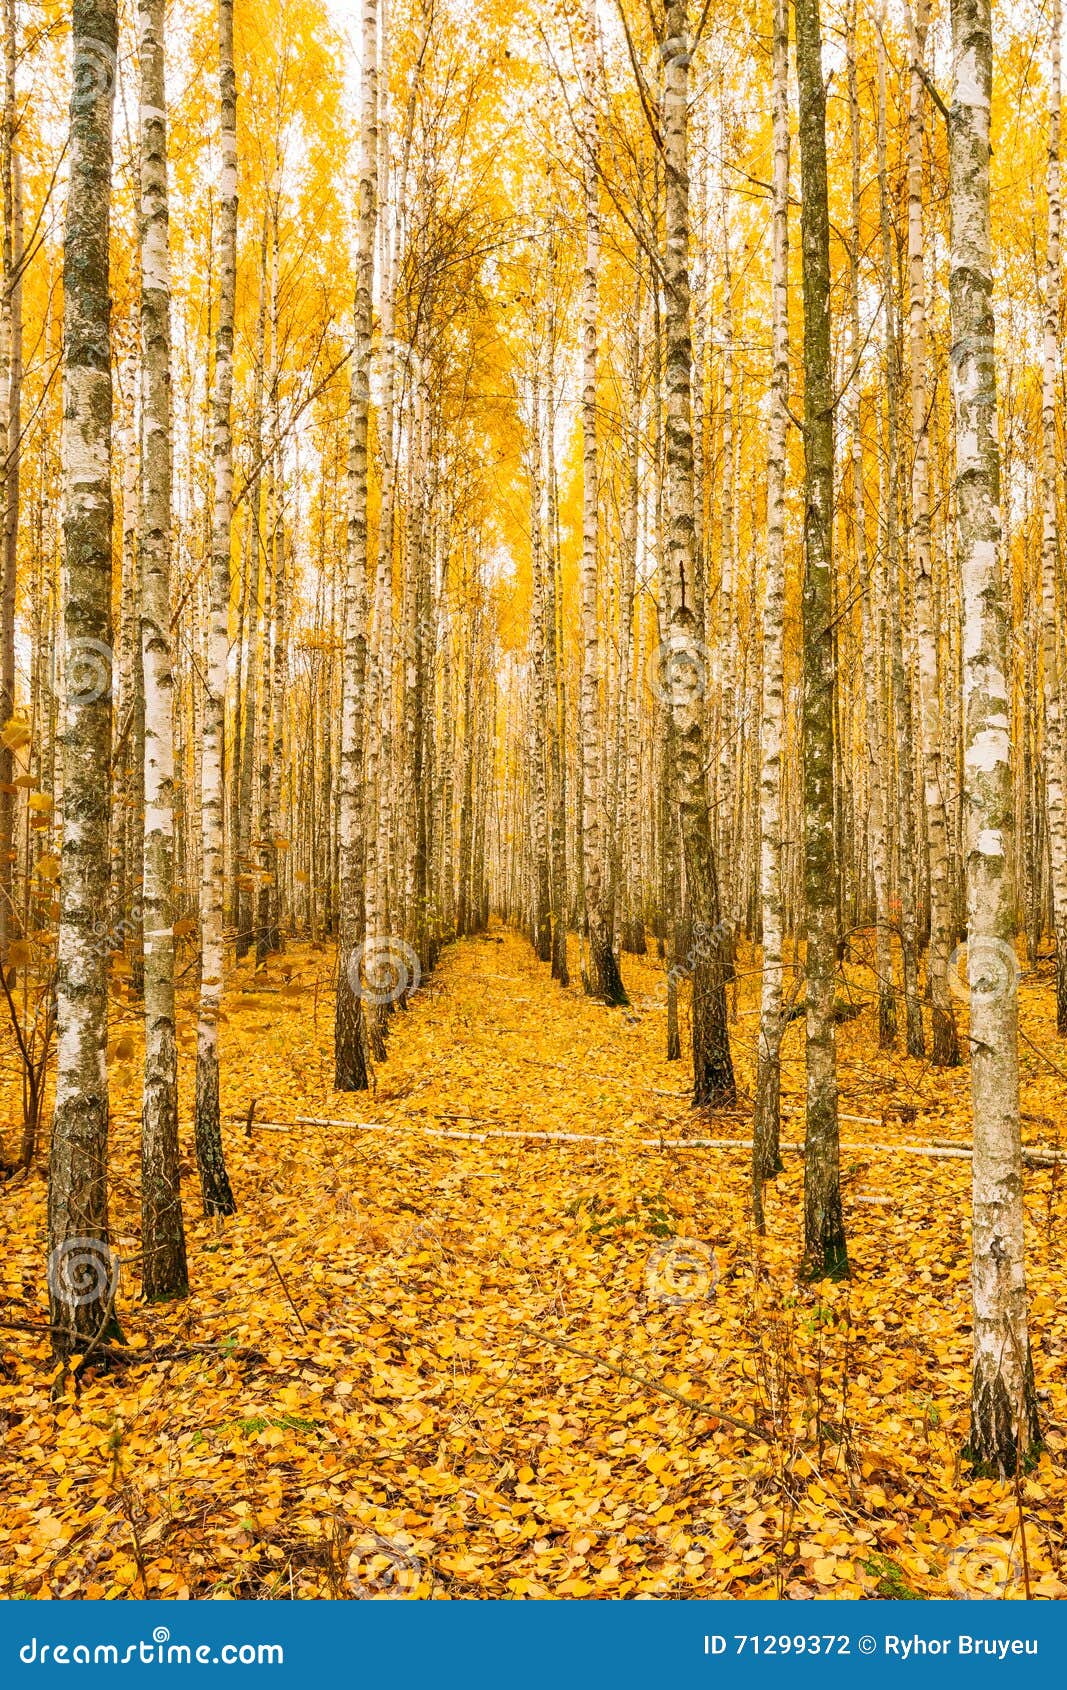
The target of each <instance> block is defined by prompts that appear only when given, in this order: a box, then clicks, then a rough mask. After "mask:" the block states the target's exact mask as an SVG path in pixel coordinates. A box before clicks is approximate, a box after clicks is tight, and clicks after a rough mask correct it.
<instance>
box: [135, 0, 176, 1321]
mask: <svg viewBox="0 0 1067 1690" xmlns="http://www.w3.org/2000/svg"><path fill="white" fill-rule="evenodd" d="M163 18H164V0H139V4H138V8H137V53H138V59H139V61H140V71H141V97H140V112H139V117H140V149H141V223H140V243H141V442H142V445H141V451H142V458H141V523H140V555H141V659H142V663H143V666H144V689H145V742H144V743H145V750H144V802H145V810H144V895H143V908H144V1021H145V1057H144V1104H143V1109H142V1121H141V1244H142V1251H143V1284H144V1294H145V1297H146V1299H147V1300H148V1301H149V1302H156V1301H159V1300H161V1299H163V1298H167V1297H184V1296H185V1295H186V1294H187V1292H188V1289H189V1283H188V1273H187V1270H186V1264H185V1228H184V1224H183V1220H182V1204H181V1181H180V1176H179V1173H178V1052H177V1044H176V1039H175V1030H174V914H173V911H172V909H171V885H172V882H173V878H174V874H173V857H174V728H173V697H174V675H173V667H172V654H171V634H170V627H171V606H170V545H171V540H170V496H171V434H170V238H169V233H168V216H169V214H168V205H167V115H166V112H167V94H166V87H165V73H164V58H163Z"/></svg>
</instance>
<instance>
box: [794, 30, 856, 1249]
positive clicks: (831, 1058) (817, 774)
mask: <svg viewBox="0 0 1067 1690" xmlns="http://www.w3.org/2000/svg"><path fill="white" fill-rule="evenodd" d="M796 52H797V87H798V92H799V97H800V123H799V140H800V178H801V199H800V228H801V249H802V266H803V284H804V507H805V509H804V591H803V609H802V617H803V623H802V626H803V641H804V709H803V742H804V900H805V908H806V937H807V957H806V968H805V992H806V1000H807V1002H806V1009H807V1042H806V1050H807V1070H808V1096H807V1133H806V1137H805V1150H804V1260H803V1271H804V1273H805V1274H806V1275H807V1276H808V1277H810V1278H821V1277H823V1276H825V1275H829V1276H831V1277H834V1278H838V1277H841V1276H842V1275H844V1274H847V1272H848V1254H847V1251H846V1247H845V1224H844V1216H843V1212H842V1207H841V1171H840V1155H839V1148H838V1129H837V1052H836V1041H835V1033H834V1013H833V1012H834V964H835V960H836V950H837V933H836V921H837V898H836V885H837V864H836V862H835V860H834V859H835V853H834V691H835V685H836V676H835V672H834V633H833V590H832V574H833V520H834V416H833V406H834V392H833V362H832V352H831V345H830V218H829V211H828V204H827V187H826V91H825V85H824V82H823V70H822V32H821V26H820V20H819V0H797V6H796Z"/></svg>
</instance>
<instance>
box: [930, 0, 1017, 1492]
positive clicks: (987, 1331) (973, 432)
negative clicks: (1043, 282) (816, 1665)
mask: <svg viewBox="0 0 1067 1690" xmlns="http://www.w3.org/2000/svg"><path fill="white" fill-rule="evenodd" d="M952 58H953V85H952V106H951V118H950V122H949V131H948V140H949V200H950V211H951V249H950V270H949V306H950V313H951V327H952V373H953V398H954V401H955V411H956V520H957V523H958V531H959V554H960V573H961V576H962V581H963V616H964V627H965V629H966V641H965V647H964V656H963V700H964V758H963V771H964V789H965V804H966V839H965V855H966V862H967V975H968V981H969V984H970V994H971V995H970V1012H971V1026H970V1044H971V1096H972V1101H973V1108H974V1153H973V1159H972V1164H971V1178H972V1249H973V1253H974V1255H973V1292H974V1375H973V1385H972V1395H971V1436H970V1446H969V1454H970V1457H971V1459H972V1461H974V1462H975V1463H976V1464H977V1465H978V1466H979V1467H981V1468H983V1469H986V1468H987V1469H989V1470H991V1471H993V1472H995V1473H999V1474H1001V1475H1009V1474H1011V1473H1013V1472H1014V1471H1015V1470H1016V1463H1017V1462H1018V1461H1019V1460H1020V1459H1025V1458H1026V1457H1027V1456H1028V1454H1029V1453H1030V1451H1031V1450H1032V1449H1033V1448H1034V1446H1035V1445H1036V1444H1037V1442H1038V1438H1039V1431H1038V1420H1037V1402H1036V1395H1035V1391H1034V1377H1033V1368H1032V1364H1031V1360H1030V1341H1029V1337H1028V1334H1027V1321H1026V1301H1027V1299H1026V1276H1025V1272H1024V1266H1023V1260H1024V1258H1023V1180H1022V1154H1021V1149H1020V1136H1019V1062H1018V1042H1017V1041H1018V998H1017V988H1018V964H1017V963H1016V959H1015V944H1014V928H1015V897H1014V891H1015V888H1014V864H1013V860H1012V851H1013V845H1014V841H1013V838H1012V834H1013V831H1014V829H1013V812H1012V790H1011V741H1010V727H1009V719H1008V690H1007V681H1006V657H1007V648H1006V632H1007V621H1006V605H1005V598H1004V583H1003V578H1002V573H1001V568H1000V562H999V557H998V551H999V544H1000V515H999V503H1000V459H999V451H998V447H997V392H996V374H995V370H994V364H993V358H994V322H993V275H992V263H991V253H990V240H989V156H990V148H989V120H990V104H991V98H992V85H993V38H992V26H991V23H990V0H952Z"/></svg>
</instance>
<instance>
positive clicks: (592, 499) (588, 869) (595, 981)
mask: <svg viewBox="0 0 1067 1690" xmlns="http://www.w3.org/2000/svg"><path fill="white" fill-rule="evenodd" d="M596 36H597V19H596V10H595V6H594V5H593V4H592V0H587V6H586V16H585V77H586V108H585V137H584V140H585V147H584V171H583V180H584V197H585V263H584V270H583V286H582V576H581V582H582V691H581V726H582V822H581V826H582V862H583V868H584V875H583V878H584V883H585V924H586V940H587V944H588V962H587V966H586V971H585V973H586V978H585V984H586V990H587V991H588V992H590V993H591V994H592V995H593V996H594V997H598V998H601V999H602V1000H603V1001H604V1002H605V1003H614V1004H622V1003H626V1002H627V997H626V991H625V988H624V987H623V983H622V978H621V976H620V974H619V969H618V964H617V963H616V961H615V953H614V951H613V950H612V932H611V924H610V922H609V921H608V918H607V910H606V902H607V900H606V897H605V892H606V888H605V886H604V854H605V853H604V843H605V841H604V839H603V838H602V829H601V817H600V809H601V799H600V786H601V782H600V732H599V679H600V676H599V664H600V642H599V635H598V629H597V568H598V557H597V553H598V548H599V539H600V522H599V517H600V513H599V509H598V503H597V501H598V498H599V491H598V473H599V465H598V461H597V417H596V411H597V306H598V296H599V288H600V208H599V204H598V199H599V192H600V177H599V171H600V137H599V121H598V118H597V110H596V99H597V80H598V77H597V51H596Z"/></svg>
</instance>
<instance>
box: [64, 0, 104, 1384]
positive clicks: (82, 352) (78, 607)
mask: <svg viewBox="0 0 1067 1690" xmlns="http://www.w3.org/2000/svg"><path fill="white" fill-rule="evenodd" d="M72 33H73V60H74V86H73V92H72V95H71V104H70V119H71V121H70V142H69V147H68V153H67V157H68V161H69V171H70V186H69V189H68V193H67V211H66V228H65V232H64V252H63V378H64V379H63V482H64V508H63V690H62V728H61V743H62V749H63V845H62V865H63V867H62V878H61V882H60V912H59V937H58V952H59V955H58V967H57V973H56V1026H57V1031H58V1045H57V1058H56V1095H55V1110H54V1114H53V1117H52V1140H51V1153H50V1156H49V1164H48V1247H49V1256H48V1289H49V1323H50V1326H51V1329H52V1344H53V1348H54V1350H55V1352H56V1354H57V1355H60V1356H66V1355H69V1354H70V1353H71V1352H72V1351H73V1350H75V1349H77V1348H79V1347H82V1348H83V1347H84V1345H85V1343H86V1341H87V1340H91V1339H92V1338H93V1337H94V1336H96V1335H97V1334H98V1333H100V1332H101V1331H102V1330H103V1329H104V1328H105V1327H106V1326H107V1325H108V1324H109V1311H110V1310H111V1309H112V1307H113V1303H114V1293H115V1289H116V1273H117V1269H116V1263H115V1258H114V1256H113V1254H112V1252H111V1249H110V1244H109V1238H108V1214H107V1140H108V1089H107V950H106V949H105V947H104V946H102V945H101V944H100V943H99V942H98V941H94V938H93V924H94V923H95V921H96V920H97V917H98V916H99V913H100V911H101V910H103V909H105V908H106V907H107V880H108V851H107V813H108V797H109V793H108V782H107V781H106V780H104V779H103V778H102V771H103V770H104V769H106V767H107V762H108V757H109V755H110V751H111V673H110V648H111V571H112V559H111V521H112V509H111V296H110V271H109V258H108V240H109V233H110V224H111V118H112V108H113V104H114V95H115V61H116V45H117V35H118V28H117V19H116V6H115V0H73V29H72Z"/></svg>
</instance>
